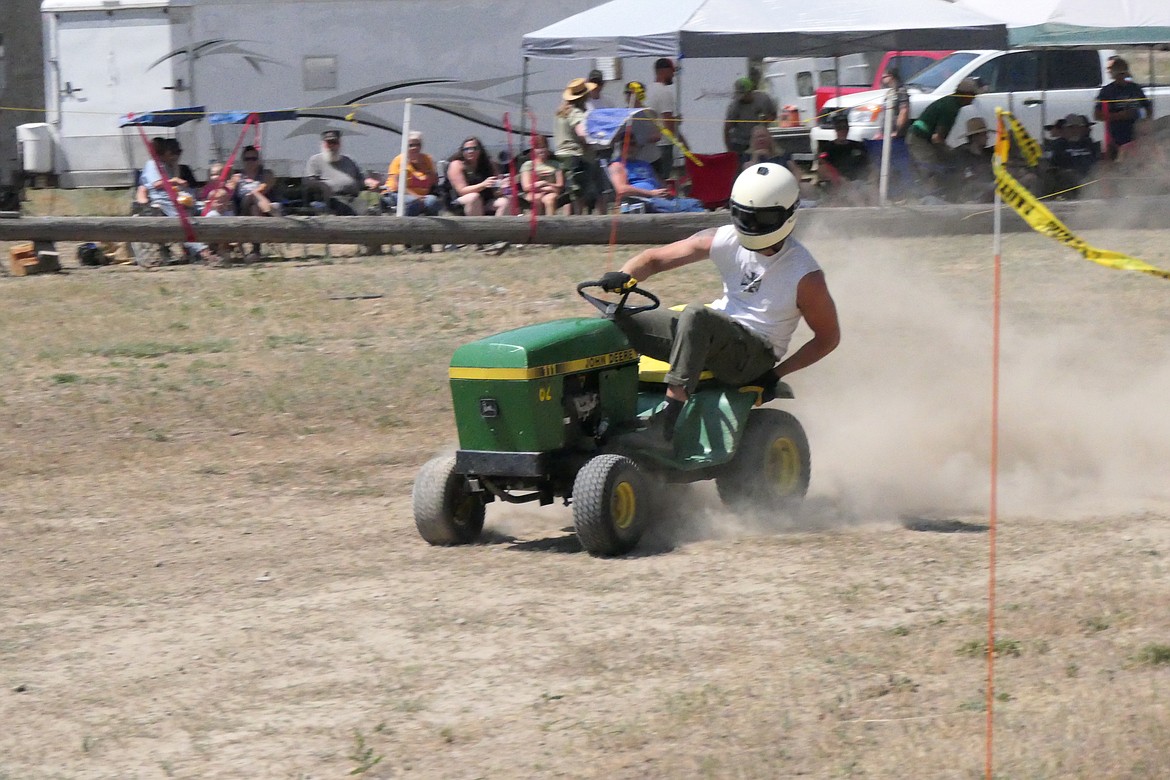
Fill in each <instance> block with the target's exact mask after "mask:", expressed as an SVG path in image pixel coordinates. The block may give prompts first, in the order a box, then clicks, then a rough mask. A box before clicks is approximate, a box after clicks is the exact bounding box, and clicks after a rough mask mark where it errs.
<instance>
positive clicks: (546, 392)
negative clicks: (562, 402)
mask: <svg viewBox="0 0 1170 780" xmlns="http://www.w3.org/2000/svg"><path fill="white" fill-rule="evenodd" d="M537 397H539V398H540V400H541V401H551V400H552V398H553V392H552V385H545V386H544V387H541V388H540V389H539V390H538V391H537Z"/></svg>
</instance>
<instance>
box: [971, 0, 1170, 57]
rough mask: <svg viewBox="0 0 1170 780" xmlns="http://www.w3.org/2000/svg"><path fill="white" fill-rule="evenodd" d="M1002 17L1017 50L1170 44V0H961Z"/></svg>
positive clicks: (1009, 39) (979, 9) (989, 14)
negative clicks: (1049, 47) (1110, 0)
mask: <svg viewBox="0 0 1170 780" xmlns="http://www.w3.org/2000/svg"><path fill="white" fill-rule="evenodd" d="M955 4H956V5H958V6H962V7H964V8H968V9H970V10H973V11H977V12H979V13H983V14H986V15H988V16H991V17H993V18H996V19H1003V20H1004V22H1006V23H1007V26H1008V41H1009V43H1010V44H1011V45H1012V46H1033V47H1042V46H1121V45H1125V46H1143V45H1150V44H1156V43H1167V42H1170V2H1167V1H1166V0H1113V2H1100V0H1028V2H1020V0H956V3H955Z"/></svg>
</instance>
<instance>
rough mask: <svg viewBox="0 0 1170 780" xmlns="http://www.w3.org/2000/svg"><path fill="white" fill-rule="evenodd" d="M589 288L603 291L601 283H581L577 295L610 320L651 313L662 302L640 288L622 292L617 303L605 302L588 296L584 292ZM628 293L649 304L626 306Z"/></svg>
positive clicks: (593, 296)
mask: <svg viewBox="0 0 1170 780" xmlns="http://www.w3.org/2000/svg"><path fill="white" fill-rule="evenodd" d="M591 287H596V288H598V289H604V288H602V286H601V282H599V281H594V282H581V283H580V284H579V285H577V294H578V295H580V296H581V297H582V298H584V299H585V300H587V301H589V303H591V304H593V306H594V308H596V309H597V310H598V311H599V312H601V313H602V314H604V315H605V316H606V317H608V318H609V319H611V320H612V319H613V318H614V317H616V316H617V315H619V314H626V315H630V314H640V313H641V312H644V311H652V310H654V309H657V308H658V307H659V306H661V305H662V302H661V301H660V300H658V296H657V295H655V294H654V293H652V292H650V291H649V290H643V289H642V288H641V287H631V288H630V289H628V290H626V291H624V292H623V293H622V294H621V295H622V297H621V298H619V299H618V300H617V301H605V300H602V299H601V298H598V297H597V296H595V295H590V294H589V293H587V292H585V291H586V290H588V289H590V288H591ZM630 293H638V295H641V296H642V297H643V298H648V299H650V302H649V303H647V304H643V305H641V306H627V305H626V299H627V298H629V297H630Z"/></svg>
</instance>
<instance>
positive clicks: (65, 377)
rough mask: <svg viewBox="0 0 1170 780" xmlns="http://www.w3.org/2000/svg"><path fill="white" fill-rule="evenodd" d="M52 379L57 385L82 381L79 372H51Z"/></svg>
mask: <svg viewBox="0 0 1170 780" xmlns="http://www.w3.org/2000/svg"><path fill="white" fill-rule="evenodd" d="M52 380H53V382H54V383H55V384H58V385H73V384H77V383H79V382H81V381H82V378H81V374H53V376H52Z"/></svg>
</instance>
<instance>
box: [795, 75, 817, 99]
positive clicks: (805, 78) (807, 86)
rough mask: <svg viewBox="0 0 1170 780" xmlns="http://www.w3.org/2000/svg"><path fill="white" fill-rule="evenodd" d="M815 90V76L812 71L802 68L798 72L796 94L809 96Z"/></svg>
mask: <svg viewBox="0 0 1170 780" xmlns="http://www.w3.org/2000/svg"><path fill="white" fill-rule="evenodd" d="M815 91H816V90H814V89H813V78H812V73H811V72H810V71H807V70H802V71H801V72H800V73H797V74H796V94H798V95H800V96H801V97H808V96H809V95H811V94H812V93H813V92H815Z"/></svg>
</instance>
